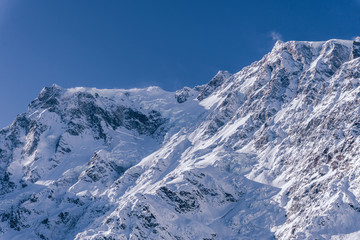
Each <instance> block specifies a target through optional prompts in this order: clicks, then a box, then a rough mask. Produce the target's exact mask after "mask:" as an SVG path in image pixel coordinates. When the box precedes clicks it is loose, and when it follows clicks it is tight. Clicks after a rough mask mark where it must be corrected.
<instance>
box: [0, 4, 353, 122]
mask: <svg viewBox="0 0 360 240" xmlns="http://www.w3.org/2000/svg"><path fill="white" fill-rule="evenodd" d="M357 35H360V0H337V1H333V0H327V1H324V0H301V1H292V0H283V1H276V0H273V1H268V0H263V1H257V0H249V1H247V0H242V1H240V0H237V1H231V0H218V1H212V0H189V1H188V0H144V1H137V0H131V1H130V0H129V1H126V0H106V1H101V0H96V1H95V0H51V1H50V0H0V82H1V87H0V109H1V117H0V128H1V127H4V126H6V125H8V124H10V123H11V121H12V120H13V119H14V118H15V117H16V115H17V114H18V113H22V112H24V111H26V108H27V105H28V103H29V102H30V101H31V100H32V99H34V98H35V97H36V96H37V95H38V93H39V92H40V90H41V89H42V88H43V87H44V86H49V85H52V84H53V83H57V84H58V85H60V86H62V87H65V88H69V87H75V86H86V87H97V88H132V87H145V86H149V85H158V86H160V87H162V88H164V89H165V90H170V91H174V90H176V89H180V88H182V87H183V86H185V85H186V86H190V87H193V86H195V85H199V84H204V83H206V82H208V81H209V80H210V79H211V77H212V76H213V75H214V74H216V72H217V71H218V70H228V71H230V72H237V71H239V70H241V68H242V67H244V66H246V65H248V64H249V63H251V62H253V61H255V60H258V59H260V58H261V57H262V56H263V55H264V54H265V53H267V52H268V51H270V50H271V48H272V46H273V44H274V42H275V40H276V39H277V38H280V39H282V40H284V41H288V40H327V39H331V38H343V39H352V38H353V37H355V36H357Z"/></svg>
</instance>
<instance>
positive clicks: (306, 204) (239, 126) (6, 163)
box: [0, 40, 360, 240]
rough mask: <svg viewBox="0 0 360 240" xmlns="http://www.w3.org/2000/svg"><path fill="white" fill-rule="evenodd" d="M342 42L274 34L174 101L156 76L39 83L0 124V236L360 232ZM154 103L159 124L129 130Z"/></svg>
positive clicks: (349, 67) (353, 63)
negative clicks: (254, 52) (235, 68)
mask: <svg viewBox="0 0 360 240" xmlns="http://www.w3.org/2000/svg"><path fill="white" fill-rule="evenodd" d="M352 44H353V41H345V40H329V41H326V42H295V41H292V42H277V43H276V45H275V47H274V48H273V50H272V51H271V52H270V53H269V54H267V55H265V56H264V58H263V59H261V60H259V61H257V62H255V63H253V64H251V65H250V66H248V67H246V68H244V69H243V70H241V71H240V72H238V73H235V74H233V75H231V74H230V73H228V72H221V71H220V72H219V73H218V74H217V75H216V76H215V77H214V82H213V83H212V84H213V85H215V87H214V86H209V85H205V86H203V87H202V88H199V89H200V90H194V89H190V88H188V89H187V93H189V94H188V95H186V98H184V99H182V100H184V101H182V102H181V103H179V102H178V101H177V98H176V97H177V95H176V94H177V93H174V92H167V91H164V90H162V89H161V88H159V87H148V88H143V89H96V88H84V87H78V88H71V89H63V88H61V87H59V86H57V85H54V86H52V87H50V88H44V89H43V90H42V91H41V93H40V95H41V97H39V98H38V99H36V100H35V101H34V102H32V103H31V105H30V107H29V110H28V112H26V113H25V115H24V116H25V117H26V119H27V120H26V121H25V120H24V121H23V122H21V118H19V119H18V120H17V122H14V123H13V124H12V125H11V126H10V127H9V128H8V130H6V131H4V132H2V135H1V134H0V139H1V140H0V149H3V150H5V151H6V153H9V154H8V155H5V154H4V156H5V157H3V159H2V162H1V166H0V167H1V168H0V170H1V171H0V174H1V177H2V178H3V180H4V181H3V182H2V183H1V184H2V185H0V186H1V187H2V189H1V190H2V192H1V194H2V195H0V202H1V204H0V216H1V218H2V219H4V221H2V222H0V238H1V239H23V238H24V237H25V238H27V239H41V238H42V236H43V237H47V238H48V239H55V240H56V239H100V238H102V237H109V238H110V237H113V238H114V239H161V238H163V239H176V238H178V239H179V238H182V239H202V238H207V239H274V238H277V239H356V238H359V237H360V234H359V232H360V231H359V227H358V226H357V225H356V224H354V222H355V223H356V222H358V221H360V215H359V211H360V210H359V209H360V203H359V201H360V191H359V189H358V186H359V184H360V173H359V170H358V169H359V163H358V161H357V157H356V156H358V154H360V152H359V151H358V149H360V148H359V146H360V140H359V139H358V136H359V134H360V131H359V130H358V119H359V109H358V103H359V99H358V98H359V96H358V92H359V87H360V86H359V76H358V71H359V70H360V68H359V67H360V60H359V59H353V60H350V53H351V49H352ZM217 77H218V78H219V79H217ZM216 80H219V81H218V82H216ZM207 87H208V88H207ZM201 89H202V90H201ZM204 89H205V90H206V89H207V91H208V92H206V94H205V95H201V94H202V92H201V91H205V90H204ZM198 91H200V92H198ZM197 94H199V96H200V95H201V96H205V97H204V98H203V99H202V98H199V99H201V100H198V98H197ZM41 99H44V100H41ZM54 99H55V100H56V101H55V100H54ZM51 100H52V101H51ZM57 101H58V102H59V103H60V104H56V102H57ZM49 102H50V103H53V104H52V105H51V104H50V105H49ZM84 106H85V107H84ZM87 106H89V110H88V111H86V107H87ZM82 108H84V109H82ZM119 109H120V110H119ZM124 109H131V111H132V112H134V113H135V114H133V115H131V114H130V115H127V116H124V114H126V111H125V110H124ZM152 111H156V112H157V113H159V114H160V116H161V118H159V119H155V120H154V119H150V120H154V121H159V122H161V124H160V125H159V126H157V127H158V128H157V129H156V131H140V130H141V129H140V127H141V126H142V125H141V124H142V123H143V122H145V123H148V122H146V121H145V120H146V118H148V119H149V118H151V117H150V113H151V112H152ZM115 115H116V116H117V117H118V118H112V117H114V116H115ZM136 116H140V117H139V118H136ZM129 119H130V120H129ZM144 119H145V120H144ZM127 120H129V121H132V122H130V123H129V124H128V125H126V124H124V122H125V123H126V121H127ZM150 120H149V121H150ZM160 120H161V121H160ZM162 120H163V121H162ZM117 121H118V122H117ZM114 122H115V123H114ZM22 126H28V128H26V127H22ZM139 126H140V127H139ZM143 127H149V126H143ZM1 154H2V153H1V151H0V155H1ZM3 169H4V171H3ZM5 171H6V172H7V173H9V177H8V178H9V181H6V177H5V176H6V175H5ZM12 182H13V183H14V184H15V186H13V187H12V185H11V183H12Z"/></svg>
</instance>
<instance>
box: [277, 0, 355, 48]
mask: <svg viewBox="0 0 360 240" xmlns="http://www.w3.org/2000/svg"><path fill="white" fill-rule="evenodd" d="M359 1H360V0H359ZM270 35H271V38H272V40H274V41H278V40H282V36H281V34H280V33H278V32H275V31H271V32H270Z"/></svg>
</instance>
